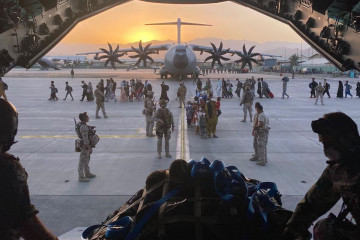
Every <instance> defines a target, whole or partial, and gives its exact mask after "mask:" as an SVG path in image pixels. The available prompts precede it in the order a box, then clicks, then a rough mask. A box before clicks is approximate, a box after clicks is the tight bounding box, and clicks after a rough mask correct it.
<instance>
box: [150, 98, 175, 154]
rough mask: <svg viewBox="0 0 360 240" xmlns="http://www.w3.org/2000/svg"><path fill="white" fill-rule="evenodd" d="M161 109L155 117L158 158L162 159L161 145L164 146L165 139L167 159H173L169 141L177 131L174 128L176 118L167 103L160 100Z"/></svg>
mask: <svg viewBox="0 0 360 240" xmlns="http://www.w3.org/2000/svg"><path fill="white" fill-rule="evenodd" d="M159 105H160V108H159V109H158V110H156V112H155V115H154V121H155V122H156V135H157V137H158V142H157V151H158V158H159V159H160V158H161V148H162V147H161V145H162V138H163V136H164V138H165V153H166V155H165V156H166V157H168V158H171V155H170V152H169V140H170V137H171V131H172V132H173V131H174V129H175V126H174V118H173V115H172V113H171V111H170V110H169V109H168V108H166V105H167V101H166V100H163V99H162V100H160V101H159Z"/></svg>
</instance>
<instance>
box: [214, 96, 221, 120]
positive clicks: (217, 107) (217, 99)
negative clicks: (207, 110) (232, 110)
mask: <svg viewBox="0 0 360 240" xmlns="http://www.w3.org/2000/svg"><path fill="white" fill-rule="evenodd" d="M220 101H221V97H218V98H216V103H215V108H216V112H217V116H218V117H219V116H220V115H221V110H220Z"/></svg>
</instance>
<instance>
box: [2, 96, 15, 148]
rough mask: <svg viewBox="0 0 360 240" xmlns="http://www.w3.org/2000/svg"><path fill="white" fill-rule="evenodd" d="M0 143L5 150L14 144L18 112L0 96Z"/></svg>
mask: <svg viewBox="0 0 360 240" xmlns="http://www.w3.org/2000/svg"><path fill="white" fill-rule="evenodd" d="M0 126H1V128H0V145H3V149H2V151H3V152H5V151H7V150H9V149H10V147H11V145H13V144H14V139H15V135H16V134H17V128H18V112H17V110H16V108H15V107H14V106H13V105H12V104H11V103H10V102H8V101H6V100H4V99H2V98H0Z"/></svg>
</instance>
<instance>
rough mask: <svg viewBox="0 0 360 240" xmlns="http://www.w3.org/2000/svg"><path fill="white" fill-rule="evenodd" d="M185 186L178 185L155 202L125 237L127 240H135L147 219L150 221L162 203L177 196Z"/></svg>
mask: <svg viewBox="0 0 360 240" xmlns="http://www.w3.org/2000/svg"><path fill="white" fill-rule="evenodd" d="M184 186H185V184H181V185H178V186H176V187H175V188H174V189H173V190H171V191H170V192H169V193H168V194H166V195H165V197H163V198H162V199H160V200H159V201H157V202H156V203H155V204H153V205H152V206H151V207H150V208H149V210H147V211H146V213H145V214H144V216H143V217H142V218H141V220H140V221H139V222H138V223H137V224H136V225H135V227H134V228H133V229H132V230H131V232H130V233H129V235H128V236H127V237H126V238H125V240H133V239H135V238H136V237H137V236H138V235H139V233H140V231H141V230H142V229H143V227H144V226H145V224H146V223H147V221H149V219H150V218H151V217H152V215H154V213H155V212H156V211H157V210H158V209H159V208H160V207H161V205H163V204H164V203H165V202H166V201H167V200H169V199H170V198H172V197H173V196H175V195H176V194H178V193H179V192H181V190H183V188H184Z"/></svg>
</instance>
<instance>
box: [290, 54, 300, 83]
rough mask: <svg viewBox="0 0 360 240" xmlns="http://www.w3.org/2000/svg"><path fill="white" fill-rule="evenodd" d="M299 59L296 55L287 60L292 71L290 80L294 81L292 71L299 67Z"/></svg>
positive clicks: (293, 72)
mask: <svg viewBox="0 0 360 240" xmlns="http://www.w3.org/2000/svg"><path fill="white" fill-rule="evenodd" d="M299 59H300V57H299V56H298V55H296V54H294V55H292V56H291V57H290V58H289V61H290V69H291V71H292V79H294V76H295V70H294V67H295V66H299Z"/></svg>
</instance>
